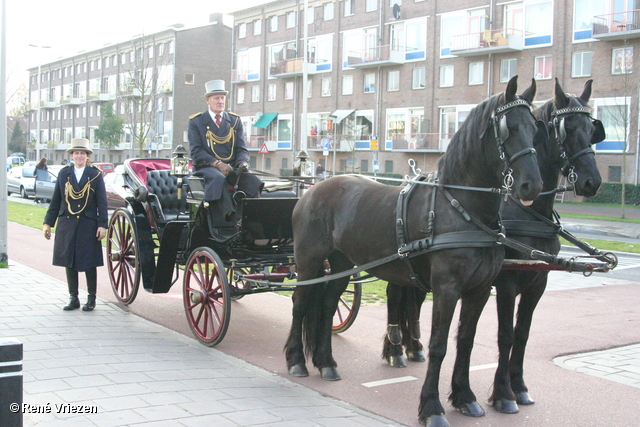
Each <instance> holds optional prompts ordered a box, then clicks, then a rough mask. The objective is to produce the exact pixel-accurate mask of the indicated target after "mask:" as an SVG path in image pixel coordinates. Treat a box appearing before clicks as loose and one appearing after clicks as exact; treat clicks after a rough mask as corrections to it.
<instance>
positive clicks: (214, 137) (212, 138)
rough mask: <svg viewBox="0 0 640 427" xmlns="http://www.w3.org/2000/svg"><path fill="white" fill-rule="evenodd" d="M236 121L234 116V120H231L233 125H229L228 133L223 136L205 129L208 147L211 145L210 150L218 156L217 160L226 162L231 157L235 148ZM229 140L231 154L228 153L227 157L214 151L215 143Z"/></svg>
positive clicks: (224, 142) (223, 142)
mask: <svg viewBox="0 0 640 427" xmlns="http://www.w3.org/2000/svg"><path fill="white" fill-rule="evenodd" d="M236 123H238V119H237V118H236V121H235V122H233V125H231V129H229V133H228V134H227V135H226V136H224V137H219V136H218V135H216V134H215V133H213V132H212V131H211V130H207V133H206V136H207V141H208V142H209V147H211V151H212V152H213V155H214V156H216V157H217V158H218V160H222V161H223V162H226V161H228V160H230V159H231V157H233V151H234V149H235V148H236V138H235V135H236V129H235V126H236ZM229 141H231V154H229V157H221V156H220V155H218V153H216V148H215V146H216V144H220V145H222V144H226V143H227V142H229Z"/></svg>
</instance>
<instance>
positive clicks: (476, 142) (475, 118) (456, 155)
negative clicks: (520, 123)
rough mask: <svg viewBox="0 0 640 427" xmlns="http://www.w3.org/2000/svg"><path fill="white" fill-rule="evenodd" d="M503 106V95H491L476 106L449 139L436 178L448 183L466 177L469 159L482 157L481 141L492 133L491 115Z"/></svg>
mask: <svg viewBox="0 0 640 427" xmlns="http://www.w3.org/2000/svg"><path fill="white" fill-rule="evenodd" d="M502 104H504V94H503V93H500V94H498V95H493V96H491V97H489V98H487V99H485V100H484V101H483V102H481V103H480V104H478V105H476V106H475V107H474V108H473V109H472V110H471V111H470V112H469V116H468V117H467V118H466V120H465V121H464V122H463V123H462V125H460V128H459V129H458V131H457V132H456V133H455V134H454V135H453V137H452V138H451V142H449V146H448V147H447V151H446V152H445V154H444V155H443V156H442V157H441V158H440V161H439V162H438V176H439V178H440V179H441V180H442V181H443V182H450V180H451V179H452V178H453V177H454V176H457V177H461V176H464V175H466V172H467V171H468V170H469V169H470V168H469V158H475V159H478V158H481V157H484V154H485V153H484V151H485V150H484V147H483V144H482V142H483V140H484V139H485V137H486V136H487V135H485V134H486V133H487V132H493V129H491V127H489V120H490V118H491V114H492V113H493V111H495V109H496V108H497V107H499V106H500V105H502Z"/></svg>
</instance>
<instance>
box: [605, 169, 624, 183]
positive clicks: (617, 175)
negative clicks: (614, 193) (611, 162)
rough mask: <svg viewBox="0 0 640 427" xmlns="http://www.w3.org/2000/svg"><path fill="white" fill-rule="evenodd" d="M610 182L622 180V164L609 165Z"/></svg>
mask: <svg viewBox="0 0 640 427" xmlns="http://www.w3.org/2000/svg"><path fill="white" fill-rule="evenodd" d="M607 181H608V182H622V168H621V167H620V166H609V176H608V180H607Z"/></svg>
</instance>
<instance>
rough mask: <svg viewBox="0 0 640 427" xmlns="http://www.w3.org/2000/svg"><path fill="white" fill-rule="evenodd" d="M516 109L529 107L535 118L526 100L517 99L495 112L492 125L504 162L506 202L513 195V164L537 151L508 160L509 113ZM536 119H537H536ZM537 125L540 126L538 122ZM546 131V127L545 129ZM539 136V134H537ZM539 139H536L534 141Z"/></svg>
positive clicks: (515, 155) (524, 149)
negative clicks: (506, 147) (506, 145)
mask: <svg viewBox="0 0 640 427" xmlns="http://www.w3.org/2000/svg"><path fill="white" fill-rule="evenodd" d="M516 107H527V109H528V110H529V113H530V114H531V116H532V117H533V113H531V105H529V103H528V102H527V101H525V100H524V99H516V100H515V101H511V102H508V103H506V104H504V105H501V106H500V107H498V108H496V109H495V111H494V112H493V113H492V114H491V121H490V123H491V125H492V126H493V134H494V136H495V138H496V142H497V143H498V153H499V155H500V159H501V160H502V161H504V164H505V170H504V172H502V175H503V176H504V180H503V184H502V187H503V188H504V189H505V190H506V193H505V200H506V198H507V197H508V195H509V194H510V193H511V187H513V182H514V180H513V175H512V173H513V169H512V168H511V164H512V163H514V162H515V161H516V160H517V159H518V158H520V157H522V156H525V155H527V154H534V155H535V154H536V150H535V148H533V147H528V148H523V149H522V150H520V151H518V152H517V153H515V154H513V155H512V156H511V157H509V158H507V154H506V149H505V143H506V141H507V139H508V138H509V127H508V126H507V112H508V111H509V110H511V109H512V108H516ZM534 119H535V117H534ZM536 125H538V120H536ZM544 129H545V130H546V127H545V128H544ZM540 131H541V128H540V126H538V133H539V132H540ZM536 136H537V133H536ZM535 139H537V138H534V140H535Z"/></svg>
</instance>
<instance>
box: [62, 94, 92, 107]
mask: <svg viewBox="0 0 640 427" xmlns="http://www.w3.org/2000/svg"><path fill="white" fill-rule="evenodd" d="M85 102H86V100H85V99H84V98H72V97H70V96H63V97H61V98H60V105H81V104H84V103H85Z"/></svg>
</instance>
